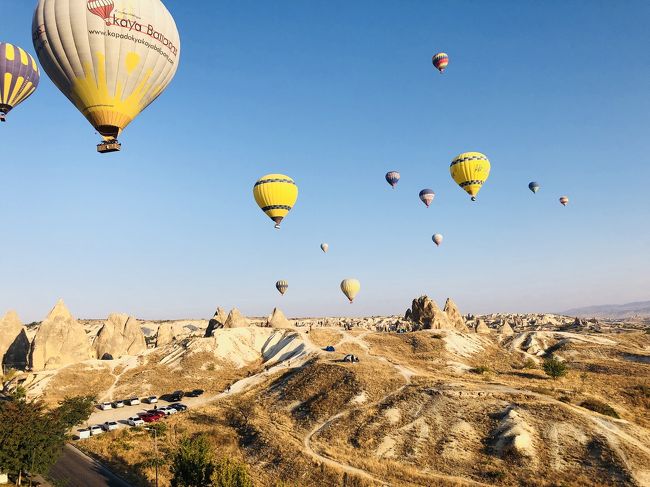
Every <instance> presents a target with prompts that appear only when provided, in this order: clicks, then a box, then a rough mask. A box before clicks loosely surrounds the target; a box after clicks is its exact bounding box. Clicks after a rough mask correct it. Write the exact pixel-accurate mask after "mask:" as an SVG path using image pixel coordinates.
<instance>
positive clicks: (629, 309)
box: [562, 301, 650, 319]
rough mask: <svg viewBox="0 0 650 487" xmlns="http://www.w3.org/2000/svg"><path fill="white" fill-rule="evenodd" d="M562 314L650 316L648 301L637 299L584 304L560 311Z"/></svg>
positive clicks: (611, 316)
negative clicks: (613, 302)
mask: <svg viewBox="0 0 650 487" xmlns="http://www.w3.org/2000/svg"><path fill="white" fill-rule="evenodd" d="M562 314H563V315H569V316H578V317H581V318H582V317H586V318H611V319H622V318H650V301H637V302H634V303H626V304H603V305H598V306H585V307H583V308H573V309H569V310H567V311H564V312H563V313H562Z"/></svg>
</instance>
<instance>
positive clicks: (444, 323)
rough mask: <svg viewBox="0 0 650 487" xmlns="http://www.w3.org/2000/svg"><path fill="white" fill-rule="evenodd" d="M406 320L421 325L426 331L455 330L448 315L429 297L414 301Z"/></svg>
mask: <svg viewBox="0 0 650 487" xmlns="http://www.w3.org/2000/svg"><path fill="white" fill-rule="evenodd" d="M409 311H410V313H409V312H408V311H407V313H406V315H405V318H406V319H410V320H411V321H413V322H415V323H416V324H418V325H420V326H421V327H422V328H423V329H425V330H448V329H452V328H454V327H453V325H452V324H451V323H450V322H449V318H447V313H445V312H444V311H442V310H441V309H440V308H439V307H438V305H437V304H436V303H435V301H432V300H431V299H430V298H429V297H428V296H420V297H419V298H417V299H414V300H413V304H412V306H411V309H410V310H409Z"/></svg>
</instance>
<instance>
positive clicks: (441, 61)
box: [431, 52, 449, 73]
mask: <svg viewBox="0 0 650 487" xmlns="http://www.w3.org/2000/svg"><path fill="white" fill-rule="evenodd" d="M431 62H432V63H433V65H434V66H435V68H436V69H437V70H438V71H440V72H441V73H443V72H444V71H445V68H446V67H447V65H448V64H449V56H447V54H445V53H444V52H439V53H438V54H436V55H435V56H433V57H432V58H431Z"/></svg>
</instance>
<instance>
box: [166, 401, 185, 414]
mask: <svg viewBox="0 0 650 487" xmlns="http://www.w3.org/2000/svg"><path fill="white" fill-rule="evenodd" d="M169 407H170V408H174V409H175V410H176V411H178V412H179V413H181V412H183V411H187V406H186V405H185V404H182V403H180V402H177V403H175V404H172V405H170V406H169Z"/></svg>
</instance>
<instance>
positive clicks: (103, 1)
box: [88, 0, 115, 25]
mask: <svg viewBox="0 0 650 487" xmlns="http://www.w3.org/2000/svg"><path fill="white" fill-rule="evenodd" d="M114 8H115V4H114V3H113V0H89V1H88V10H89V11H90V12H91V13H93V14H95V15H97V16H98V17H101V18H102V19H103V20H104V22H106V25H111V20H110V19H111V13H112V12H113V9H114Z"/></svg>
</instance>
